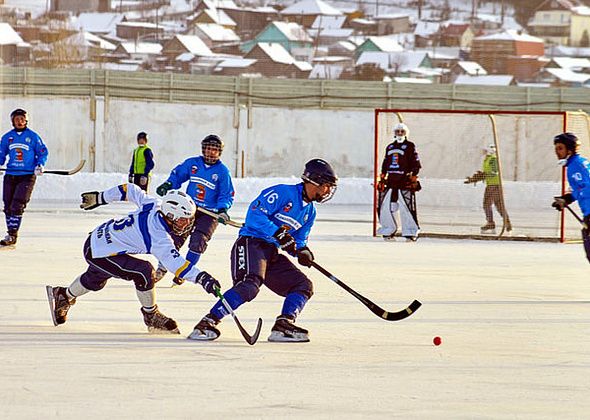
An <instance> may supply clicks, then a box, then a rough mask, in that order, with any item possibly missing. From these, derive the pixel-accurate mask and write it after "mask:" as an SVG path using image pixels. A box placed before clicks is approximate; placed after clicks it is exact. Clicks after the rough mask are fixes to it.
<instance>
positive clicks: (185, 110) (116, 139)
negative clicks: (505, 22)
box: [0, 97, 561, 182]
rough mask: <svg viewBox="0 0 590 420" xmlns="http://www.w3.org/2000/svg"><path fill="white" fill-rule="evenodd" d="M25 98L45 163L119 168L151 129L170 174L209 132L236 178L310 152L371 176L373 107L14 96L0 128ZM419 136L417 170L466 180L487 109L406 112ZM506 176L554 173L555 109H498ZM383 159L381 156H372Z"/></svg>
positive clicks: (160, 168) (551, 176)
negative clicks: (512, 112)
mask: <svg viewBox="0 0 590 420" xmlns="http://www.w3.org/2000/svg"><path fill="white" fill-rule="evenodd" d="M17 107H22V108H24V109H26V110H27V111H28V113H29V119H30V124H29V125H30V127H31V129H33V130H35V131H37V132H38V133H39V134H40V135H41V137H42V138H43V139H44V141H45V142H46V144H47V146H48V149H49V153H50V155H49V161H48V165H47V166H48V167H52V168H68V167H72V166H75V165H76V164H77V163H78V162H79V161H80V159H86V160H87V165H86V167H85V168H84V171H85V172H113V173H121V172H126V171H127V170H128V168H129V165H130V162H131V155H132V151H133V149H134V148H135V147H136V140H135V139H136V135H137V133H138V132H139V131H145V132H147V133H148V134H149V138H150V141H149V145H150V147H151V148H152V149H153V151H154V156H155V162H156V168H155V172H158V173H167V172H169V171H170V170H171V169H172V168H173V167H174V166H175V165H177V164H178V163H180V162H182V161H183V160H185V159H186V158H188V157H190V156H194V155H196V154H200V141H201V139H202V138H203V137H205V136H206V135H207V134H210V133H216V134H218V135H220V136H221V137H222V138H223V139H224V141H225V150H224V152H223V156H222V159H223V161H224V163H225V164H226V165H227V166H228V167H229V168H230V170H231V172H232V174H233V175H234V176H235V177H243V176H245V177H277V176H299V174H300V172H301V168H302V167H303V166H304V164H305V162H306V161H308V160H309V159H312V158H316V157H321V158H324V159H326V160H328V161H329V162H330V163H331V164H332V165H333V166H334V168H335V169H336V172H337V173H338V174H339V176H340V177H347V178H348V177H365V178H370V177H372V176H373V173H374V134H373V133H374V113H373V112H372V111H366V110H363V111H351V110H320V109H288V108H278V107H264V108H263V107H259V108H252V109H250V110H248V109H247V108H246V107H243V106H240V107H238V108H235V109H234V107H232V106H220V105H198V104H181V103H165V102H149V101H132V100H121V99H112V98H111V99H108V100H106V101H105V100H104V98H101V97H98V98H97V99H96V103H95V105H94V102H92V101H91V100H90V99H76V98H66V97H64V98H43V97H31V98H29V97H19V98H15V97H12V98H2V99H1V100H0V130H2V132H6V131H8V130H9V129H10V128H11V125H10V121H9V114H10V112H11V111H12V110H13V109H15V108H17ZM389 117H390V118H388V119H387V121H383V123H381V122H380V128H381V129H380V139H379V153H383V150H384V148H385V146H386V144H387V143H388V142H390V141H391V135H390V133H389V131H390V129H391V125H392V123H393V122H397V119H396V118H395V117H394V116H393V114H390V115H389ZM404 119H405V120H406V121H407V123H408V125H409V126H410V130H411V132H412V135H411V139H412V140H413V141H414V142H415V143H416V144H417V146H418V150H419V153H420V157H421V160H422V166H423V169H422V171H421V176H422V177H424V178H431V179H433V178H436V179H457V180H459V179H461V180H462V179H463V178H464V177H466V176H468V175H471V174H472V173H473V172H475V171H476V170H478V169H480V168H481V162H482V158H483V156H482V154H481V150H482V148H483V147H485V146H486V145H487V144H489V143H493V131H492V129H491V125H490V122H489V119H488V118H487V116H485V115H483V116H481V115H480V116H479V117H477V118H471V119H470V118H468V117H467V116H464V117H459V118H457V116H455V117H451V116H449V115H443V114H439V115H436V116H433V115H430V114H421V115H411V114H409V113H405V114H404ZM497 120H498V136H499V142H500V145H501V147H500V151H501V159H502V162H503V171H504V179H505V180H511V181H527V182H528V181H558V180H559V179H560V174H561V172H560V170H559V168H558V167H557V166H556V165H555V157H554V154H553V145H552V142H551V139H552V137H553V135H555V133H556V132H558V131H561V125H560V124H561V122H560V120H559V117H555V116H551V117H538V118H537V119H536V120H534V121H528V122H523V121H522V120H518V119H515V118H508V117H498V118H497ZM378 160H379V162H378V164H379V165H380V163H381V160H382V156H379V159H378Z"/></svg>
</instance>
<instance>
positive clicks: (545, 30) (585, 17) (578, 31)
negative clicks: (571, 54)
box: [528, 0, 590, 47]
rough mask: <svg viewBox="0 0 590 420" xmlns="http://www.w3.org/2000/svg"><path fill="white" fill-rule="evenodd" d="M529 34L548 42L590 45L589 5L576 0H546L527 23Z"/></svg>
mask: <svg viewBox="0 0 590 420" xmlns="http://www.w3.org/2000/svg"><path fill="white" fill-rule="evenodd" d="M528 29H529V31H530V32H531V34H533V35H535V36H538V37H540V38H543V39H544V40H545V41H547V42H548V43H552V44H556V45H567V46H572V47H589V46H590V7H587V6H585V5H584V4H582V3H580V2H579V1H577V0H546V1H544V2H543V3H541V4H540V5H539V6H537V8H536V9H535V14H534V17H533V19H532V20H531V21H530V22H529V23H528Z"/></svg>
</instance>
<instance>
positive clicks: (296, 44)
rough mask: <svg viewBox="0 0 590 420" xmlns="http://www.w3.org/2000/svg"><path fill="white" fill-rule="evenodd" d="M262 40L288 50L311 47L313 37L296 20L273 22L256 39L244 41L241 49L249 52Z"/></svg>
mask: <svg viewBox="0 0 590 420" xmlns="http://www.w3.org/2000/svg"><path fill="white" fill-rule="evenodd" d="M260 42H265V43H272V44H280V45H282V46H283V48H285V49H286V50H287V51H291V50H292V49H293V48H311V47H312V45H313V39H312V38H311V37H310V36H309V34H308V33H307V31H306V30H305V28H304V27H303V26H301V25H300V24H298V23H295V22H271V23H269V24H268V25H267V26H266V28H264V29H263V30H262V31H261V32H260V33H259V34H258V35H256V37H254V39H252V40H250V41H247V42H244V43H243V44H242V45H241V46H240V50H241V51H243V52H245V53H248V52H250V50H252V48H254V46H255V45H256V44H258V43H260Z"/></svg>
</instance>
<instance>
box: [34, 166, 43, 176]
mask: <svg viewBox="0 0 590 420" xmlns="http://www.w3.org/2000/svg"><path fill="white" fill-rule="evenodd" d="M35 175H37V176H41V175H43V165H37V166H35Z"/></svg>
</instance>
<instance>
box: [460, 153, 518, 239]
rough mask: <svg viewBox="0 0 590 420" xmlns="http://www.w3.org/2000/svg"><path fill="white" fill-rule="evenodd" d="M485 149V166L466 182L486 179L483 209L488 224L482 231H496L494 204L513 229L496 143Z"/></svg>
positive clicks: (510, 228)
mask: <svg viewBox="0 0 590 420" xmlns="http://www.w3.org/2000/svg"><path fill="white" fill-rule="evenodd" d="M484 151H485V157H484V159H483V167H482V170H481V171H477V172H476V173H474V174H473V175H471V176H469V177H467V178H466V179H465V181H464V183H465V184H474V185H475V184H477V183H478V182H479V181H485V183H486V189H485V192H484V194H483V211H484V213H485V215H486V224H485V225H483V226H482V227H481V233H492V234H493V233H496V223H495V222H494V213H493V211H492V205H495V206H496V209H497V210H498V213H500V216H502V220H505V221H506V231H507V232H510V231H512V224H511V223H510V218H509V217H508V212H507V211H506V208H505V207H504V197H503V196H502V190H501V188H500V173H499V172H498V156H497V155H496V145H494V144H490V145H489V146H488V147H487V148H486V149H484Z"/></svg>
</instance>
